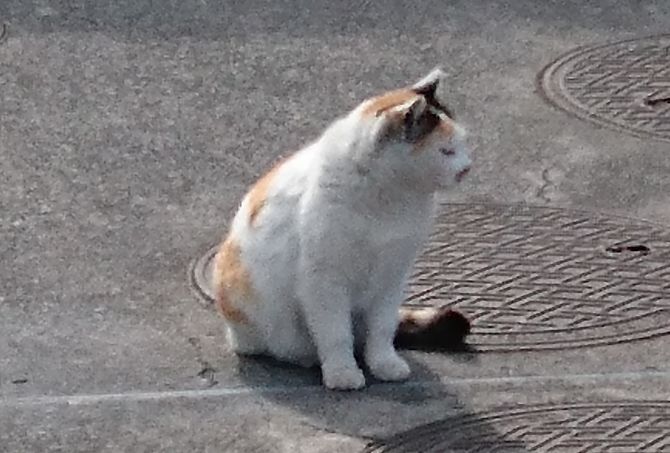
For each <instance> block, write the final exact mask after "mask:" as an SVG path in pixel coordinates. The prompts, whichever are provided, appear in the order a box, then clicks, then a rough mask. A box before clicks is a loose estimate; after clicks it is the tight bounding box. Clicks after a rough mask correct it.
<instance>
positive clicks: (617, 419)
mask: <svg viewBox="0 0 670 453" xmlns="http://www.w3.org/2000/svg"><path fill="white" fill-rule="evenodd" d="M391 451H393V452H401V451H402V452H410V451H420V452H426V453H428V452H454V451H459V452H520V451H527V452H553V453H562V452H565V453H593V452H596V453H597V452H608V453H610V452H614V453H616V452H621V453H624V452H626V453H630V452H639V453H651V452H654V453H661V452H670V403H668V402H667V401H664V402H660V401H659V402H619V403H598V404H564V405H546V406H535V407H526V408H523V409H511V410H507V411H505V410H501V411H497V412H491V413H484V414H482V415H480V416H468V417H465V418H464V419H463V418H460V419H459V418H455V419H454V418H450V419H447V420H440V421H437V422H433V423H430V424H428V425H423V426H420V427H417V428H414V429H412V430H410V431H407V432H404V433H400V434H398V435H395V436H393V437H392V438H390V439H387V440H385V441H378V442H372V443H371V444H370V445H368V447H367V448H366V449H365V453H382V452H391Z"/></svg>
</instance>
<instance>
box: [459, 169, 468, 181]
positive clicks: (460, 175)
mask: <svg viewBox="0 0 670 453" xmlns="http://www.w3.org/2000/svg"><path fill="white" fill-rule="evenodd" d="M468 173H470V167H465V168H464V169H463V170H461V171H459V172H458V173H456V182H461V181H462V180H463V178H465V177H466V176H467V174H468Z"/></svg>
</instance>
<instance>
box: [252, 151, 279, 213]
mask: <svg viewBox="0 0 670 453" xmlns="http://www.w3.org/2000/svg"><path fill="white" fill-rule="evenodd" d="M286 160H287V158H284V159H282V160H280V161H279V162H278V163H277V164H276V165H275V166H274V167H272V169H270V171H268V172H267V173H266V174H265V175H263V176H262V177H261V179H259V180H258V181H257V182H256V184H254V185H253V187H251V190H249V194H248V197H249V223H251V225H252V226H255V225H256V220H257V218H258V214H260V212H261V210H262V209H263V206H265V203H266V201H267V197H268V191H269V190H270V185H271V184H272V181H274V179H275V177H276V176H277V172H278V171H279V169H280V168H281V166H282V165H283V164H284V162H286Z"/></svg>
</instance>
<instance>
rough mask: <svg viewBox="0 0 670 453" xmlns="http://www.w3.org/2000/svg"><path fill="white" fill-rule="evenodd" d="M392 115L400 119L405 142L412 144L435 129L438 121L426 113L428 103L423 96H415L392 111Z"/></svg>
mask: <svg viewBox="0 0 670 453" xmlns="http://www.w3.org/2000/svg"><path fill="white" fill-rule="evenodd" d="M392 110H393V113H394V115H397V117H399V118H400V119H401V124H402V126H401V127H402V131H403V136H404V138H405V140H407V141H410V142H414V141H417V140H419V139H421V138H422V137H424V136H426V135H427V134H429V133H430V132H432V131H433V129H435V126H437V123H438V122H439V119H438V118H437V117H436V116H435V115H433V114H431V113H430V112H429V111H428V102H427V101H426V98H425V97H424V96H417V97H416V98H413V99H411V100H409V101H407V102H405V103H404V104H400V105H398V106H397V107H394V108H393V109H392Z"/></svg>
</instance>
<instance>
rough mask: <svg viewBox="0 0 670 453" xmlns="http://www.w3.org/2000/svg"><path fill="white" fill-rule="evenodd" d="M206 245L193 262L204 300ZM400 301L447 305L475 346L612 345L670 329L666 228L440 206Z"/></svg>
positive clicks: (555, 213) (550, 211)
mask: <svg viewBox="0 0 670 453" xmlns="http://www.w3.org/2000/svg"><path fill="white" fill-rule="evenodd" d="M215 252H216V249H215V248H213V249H210V250H209V251H208V252H207V253H206V254H205V255H204V256H203V257H201V258H200V259H199V260H197V261H196V262H195V264H194V266H193V267H192V274H191V276H192V281H193V283H194V285H195V287H196V288H197V289H198V291H199V292H200V294H201V295H202V296H204V298H205V300H207V301H210V302H211V301H212V292H211V289H210V284H209V275H210V272H211V263H212V258H213V257H214V254H215ZM406 305H408V306H416V307H422V306H435V305H439V306H443V305H447V306H451V307H453V308H456V309H458V310H460V311H462V312H463V313H465V314H466V315H467V316H468V317H469V318H470V320H471V321H472V324H473V329H472V335H471V336H470V337H469V339H468V343H469V344H471V345H472V346H474V347H475V348H476V349H478V350H480V351H519V350H537V349H561V348H573V347H582V346H593V345H603V344H614V343H620V342H627V341H632V340H639V339H644V338H651V337H654V336H658V335H663V334H667V333H670V231H668V230H666V229H664V228H662V227H659V226H656V225H653V224H649V223H645V222H638V221H632V220H629V219H623V218H619V217H612V216H607V215H599V214H594V213H590V212H581V211H574V210H566V209H561V208H550V207H539V206H526V205H488V204H448V205H443V206H442V208H441V210H440V213H439V215H438V218H437V220H436V225H435V228H434V232H433V234H432V235H431V237H430V239H429V241H428V243H427V244H426V246H425V248H424V250H423V253H422V254H421V255H420V257H419V258H418V260H417V262H416V265H415V269H414V272H413V275H412V276H411V279H410V282H409V285H408V290H407V299H406Z"/></svg>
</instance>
